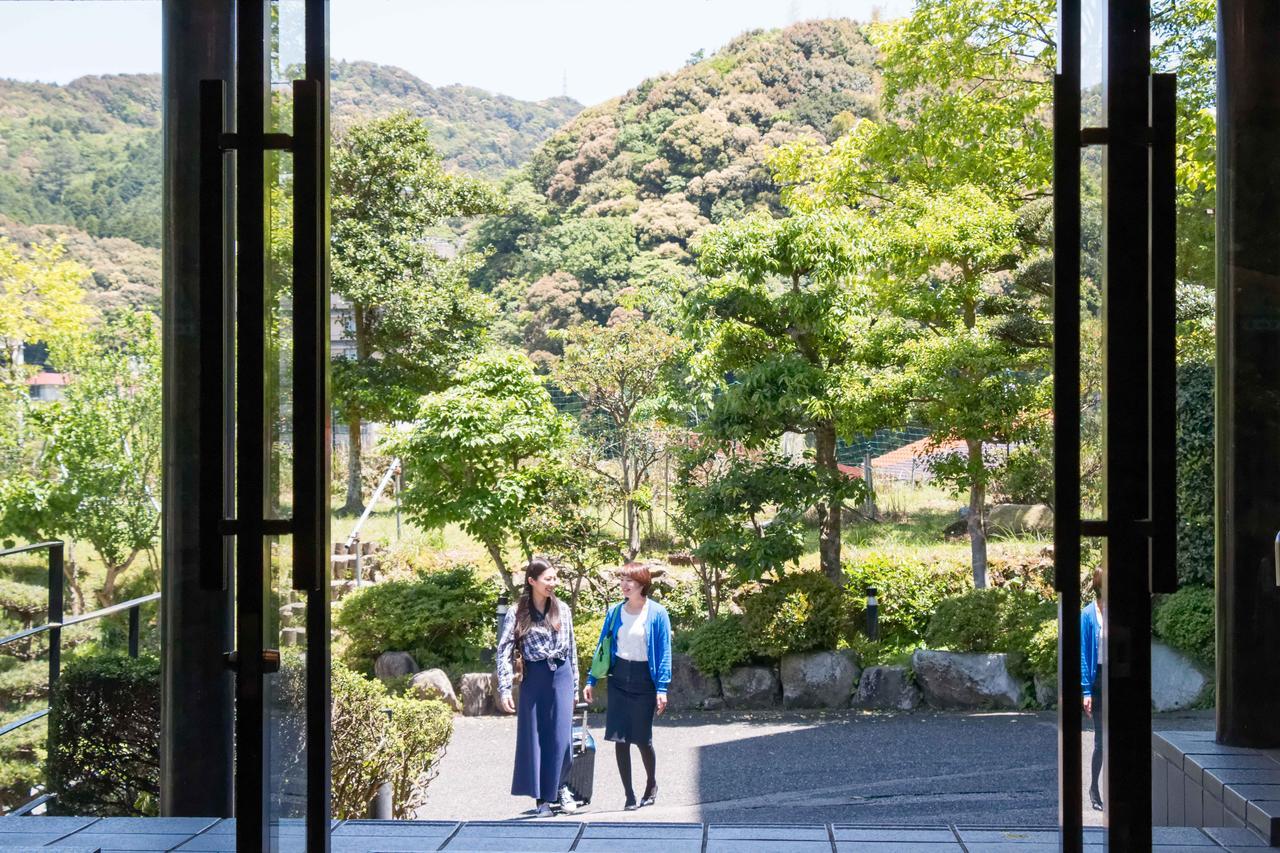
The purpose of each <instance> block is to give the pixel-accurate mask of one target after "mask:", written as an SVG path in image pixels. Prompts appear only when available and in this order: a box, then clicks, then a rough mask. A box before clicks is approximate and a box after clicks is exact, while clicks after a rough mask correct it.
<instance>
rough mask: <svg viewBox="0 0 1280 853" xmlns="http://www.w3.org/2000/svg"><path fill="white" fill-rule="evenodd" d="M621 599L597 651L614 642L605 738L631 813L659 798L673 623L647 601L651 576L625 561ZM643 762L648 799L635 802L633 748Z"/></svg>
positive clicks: (587, 693) (591, 681) (590, 684)
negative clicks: (657, 738)
mask: <svg viewBox="0 0 1280 853" xmlns="http://www.w3.org/2000/svg"><path fill="white" fill-rule="evenodd" d="M619 576H620V582H621V586H622V596H623V600H622V601H621V602H619V603H618V604H615V605H613V606H612V607H610V608H609V611H608V613H607V614H606V615H605V618H604V626H603V627H602V628H601V630H600V639H599V641H598V642H597V644H596V649H597V651H598V650H599V648H600V643H603V642H604V638H605V636H606V635H607V636H609V637H610V638H611V641H612V654H611V655H610V665H609V676H608V678H609V706H608V708H607V709H606V711H605V725H604V739H605V740H609V741H613V748H614V756H615V757H616V758H617V761H618V775H619V776H621V777H622V789H623V791H625V792H626V795H627V801H626V805H625V806H624V808H626V809H627V811H631V810H633V809H637V808H640V806H651V805H653V804H654V802H655V801H656V800H657V798H658V782H657V779H656V778H655V776H654V771H655V770H656V765H657V756H656V755H655V754H654V751H653V715H654V712H655V711H656V712H657V713H659V714H661V713H662V712H663V711H665V710H666V708H667V686H668V685H669V684H670V683H671V620H670V618H668V616H667V611H666V608H664V607H663V606H662V605H661V604H659V603H658V602H656V601H653V600H652V599H650V598H649V590H650V588H651V587H652V584H653V578H652V576H651V575H650V574H649V570H648V569H647V568H645V567H644V566H643V565H642V564H640V563H627V564H626V565H625V566H623V567H622V571H621V572H620V573H619ZM595 681H596V680H595V677H594V676H591V675H588V676H587V686H586V687H585V688H584V689H583V691H582V696H583V698H584V699H586V700H587V701H588V702H590V701H592V699H593V698H594V696H593V693H594V689H593V688H594V685H595ZM632 744H635V745H636V747H638V748H639V750H640V760H641V761H643V762H644V771H645V776H646V780H645V786H644V796H642V797H641V798H640V802H639V804H637V803H636V794H635V791H634V790H633V789H632V787H631V745H632Z"/></svg>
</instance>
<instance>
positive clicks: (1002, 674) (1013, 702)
mask: <svg viewBox="0 0 1280 853" xmlns="http://www.w3.org/2000/svg"><path fill="white" fill-rule="evenodd" d="M911 668H912V669H913V670H915V673H916V681H917V682H918V683H919V685H920V691H921V693H923V694H924V701H925V702H927V703H928V704H929V706H930V707H933V708H951V709H958V710H967V709H972V708H1005V709H1017V708H1019V707H1021V705H1022V691H1021V690H1020V689H1019V687H1018V683H1017V682H1016V681H1014V680H1013V679H1012V678H1011V677H1010V676H1009V669H1008V667H1007V666H1006V662H1005V656H1004V655H1002V654H963V653H959V652H934V651H928V650H926V649H917V650H916V652H915V654H913V655H912V656H911Z"/></svg>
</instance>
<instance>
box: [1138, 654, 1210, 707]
mask: <svg viewBox="0 0 1280 853" xmlns="http://www.w3.org/2000/svg"><path fill="white" fill-rule="evenodd" d="M1207 683H1208V679H1207V678H1206V677H1205V674H1204V673H1203V672H1201V671H1200V669H1199V667H1197V666H1196V665H1195V664H1194V663H1192V662H1191V660H1190V659H1188V658H1186V657H1184V656H1183V655H1182V653H1181V652H1177V651H1174V650H1173V649H1171V648H1169V647H1168V646H1166V645H1165V644H1164V643H1157V642H1155V641H1154V640H1153V641H1152V642H1151V708H1152V710H1155V711H1181V710H1183V709H1186V708H1190V707H1191V706H1192V705H1194V704H1195V703H1196V702H1197V701H1198V700H1199V699H1200V695H1201V694H1202V693H1204V688H1205V685H1206V684H1207Z"/></svg>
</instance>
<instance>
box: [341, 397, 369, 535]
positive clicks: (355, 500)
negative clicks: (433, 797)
mask: <svg viewBox="0 0 1280 853" xmlns="http://www.w3.org/2000/svg"><path fill="white" fill-rule="evenodd" d="M360 426H361V422H360V416H359V415H351V416H350V417H349V418H347V501H346V503H344V504H343V505H342V513H343V515H360V514H361V513H362V512H364V484H363V483H362V482H361V481H362V480H363V479H364V470H363V468H362V467H361V465H360V457H361V456H362V455H363V454H362V452H361V451H362V448H361V440H360Z"/></svg>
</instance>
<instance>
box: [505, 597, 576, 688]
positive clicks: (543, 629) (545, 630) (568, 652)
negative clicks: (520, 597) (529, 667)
mask: <svg viewBox="0 0 1280 853" xmlns="http://www.w3.org/2000/svg"><path fill="white" fill-rule="evenodd" d="M556 603H557V604H559V605H560V630H559V631H558V632H556V633H552V632H551V628H550V627H548V626H547V625H546V623H545V622H534V623H533V624H531V625H530V626H529V630H528V631H527V632H526V633H525V635H524V637H523V640H522V642H521V644H520V646H521V651H522V652H523V653H524V660H525V663H528V662H529V661H533V660H552V659H554V660H562V661H564V665H565V666H568V667H571V668H572V669H573V695H574V696H577V695H578V644H577V642H575V640H574V637H573V613H572V612H571V611H570V610H569V605H567V604H565V603H564V602H563V601H560V600H559V599H556ZM517 609H518V608H516V607H512V608H511V609H510V610H508V611H507V615H506V616H505V617H503V620H502V636H501V637H500V638H499V639H498V653H497V655H496V657H497V664H498V693H499V694H500V695H502V696H510V695H511V683H512V681H513V680H514V673H513V672H512V665H511V650H512V647H513V646H514V645H515V641H516V610H517Z"/></svg>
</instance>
